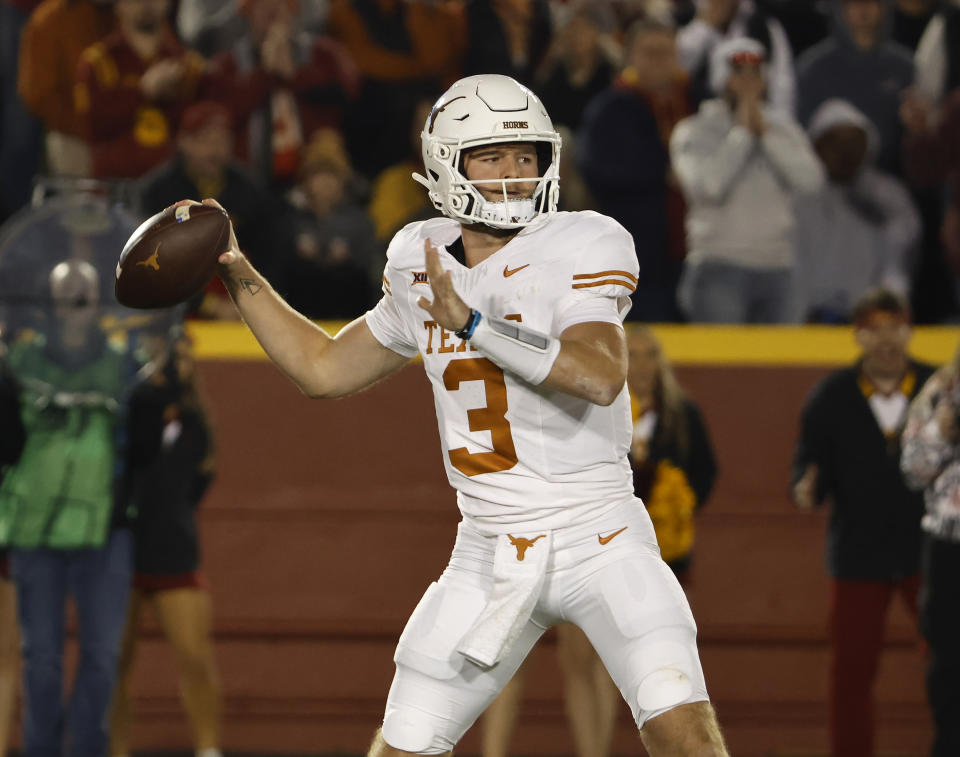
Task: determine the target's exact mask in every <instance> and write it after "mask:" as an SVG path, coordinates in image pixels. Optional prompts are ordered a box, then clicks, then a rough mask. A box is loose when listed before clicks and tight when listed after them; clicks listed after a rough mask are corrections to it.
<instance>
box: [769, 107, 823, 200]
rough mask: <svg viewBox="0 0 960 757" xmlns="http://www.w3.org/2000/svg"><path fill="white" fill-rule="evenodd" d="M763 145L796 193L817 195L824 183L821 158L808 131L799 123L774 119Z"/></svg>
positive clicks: (771, 160) (770, 122)
mask: <svg viewBox="0 0 960 757" xmlns="http://www.w3.org/2000/svg"><path fill="white" fill-rule="evenodd" d="M760 144H761V145H762V146H763V151H764V154H766V156H767V157H768V158H769V159H770V162H771V163H773V165H774V167H775V168H776V170H777V173H778V174H779V175H780V177H781V178H782V179H783V181H785V182H786V184H787V186H789V187H790V189H792V190H793V191H794V192H798V193H800V194H813V193H814V192H816V191H817V190H819V189H820V188H821V187H822V186H823V182H824V172H823V166H822V165H821V163H820V159H819V158H818V157H817V156H816V155H815V154H814V152H813V148H811V146H810V141H809V140H808V139H807V136H806V134H804V133H803V132H802V131H801V130H800V128H799V127H798V126H797V125H796V124H794V123H792V122H788V121H786V120H785V119H781V118H776V117H774V118H771V119H770V120H769V121H768V123H767V130H766V131H765V132H764V133H763V136H762V137H761V138H760Z"/></svg>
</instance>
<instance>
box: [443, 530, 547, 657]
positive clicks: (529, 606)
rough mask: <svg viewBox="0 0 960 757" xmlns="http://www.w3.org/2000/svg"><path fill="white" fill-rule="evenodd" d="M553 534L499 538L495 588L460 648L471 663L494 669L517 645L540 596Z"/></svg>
mask: <svg viewBox="0 0 960 757" xmlns="http://www.w3.org/2000/svg"><path fill="white" fill-rule="evenodd" d="M552 545H553V534H552V533H551V532H550V531H546V532H544V533H542V534H533V535H529V536H527V537H515V536H511V535H509V534H503V535H502V536H499V537H497V549H496V552H495V553H494V557H493V591H492V592H491V593H490V596H489V598H488V599H487V605H486V607H485V608H484V610H483V612H482V613H481V614H480V617H479V618H478V619H477V622H476V623H474V624H473V626H471V628H470V630H469V631H467V634H466V636H464V637H463V639H462V640H461V642H460V644H459V645H458V647H457V651H458V652H460V654H462V655H463V656H464V657H466V658H467V659H468V660H470V661H471V662H474V663H476V664H477V665H480V666H482V667H484V668H492V667H493V666H494V665H496V664H497V663H498V662H500V661H501V660H502V659H503V658H504V657H506V656H507V653H508V652H509V651H510V649H511V648H512V647H513V644H514V642H516V640H517V638H518V637H519V636H520V632H521V631H522V630H523V627H524V625H526V623H527V621H528V620H529V619H530V615H531V613H533V608H534V607H535V606H536V604H537V600H538V599H539V598H540V591H541V589H543V581H544V578H545V577H546V575H547V560H548V558H549V557H550V550H551V547H552Z"/></svg>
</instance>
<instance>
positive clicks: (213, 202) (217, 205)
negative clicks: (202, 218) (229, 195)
mask: <svg viewBox="0 0 960 757" xmlns="http://www.w3.org/2000/svg"><path fill="white" fill-rule="evenodd" d="M202 204H203V205H209V206H210V207H213V208H219V209H220V210H222V211H223V212H224V213H226V212H227V211H226V209H225V208H224V207H223V205H221V204H220V203H219V202H217V201H216V200H214V199H213V198H212V197H206V198H204V200H203V203H202Z"/></svg>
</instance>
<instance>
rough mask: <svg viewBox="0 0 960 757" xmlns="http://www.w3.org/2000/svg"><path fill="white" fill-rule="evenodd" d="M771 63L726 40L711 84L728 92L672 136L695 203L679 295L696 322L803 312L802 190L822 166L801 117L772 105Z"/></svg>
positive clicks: (742, 43) (752, 47)
mask: <svg viewBox="0 0 960 757" xmlns="http://www.w3.org/2000/svg"><path fill="white" fill-rule="evenodd" d="M765 61H766V58H765V51H764V48H763V45H761V44H760V43H759V42H757V41H755V40H752V39H749V38H746V37H740V38H736V39H732V40H728V41H726V42H723V43H721V44H720V45H718V46H717V47H716V49H715V50H714V52H713V56H712V58H711V84H712V87H713V89H714V91H715V92H717V93H719V94H720V95H721V96H720V97H718V98H717V99H713V100H707V101H705V102H703V103H702V104H701V106H700V110H699V112H698V113H696V114H695V115H693V116H690V117H689V118H686V119H684V120H683V121H681V122H680V123H679V124H677V127H676V129H675V130H674V132H673V135H672V137H671V140H670V157H671V160H672V164H673V169H674V171H675V173H676V175H677V179H678V180H679V182H680V186H681V188H682V189H683V193H684V196H685V197H686V200H687V204H688V210H687V219H686V229H687V246H688V249H689V253H688V255H687V259H686V266H685V269H684V272H683V275H682V277H681V282H680V287H679V292H678V295H679V300H680V305H681V307H682V309H683V310H684V312H685V313H686V315H687V317H688V318H689V319H690V320H691V321H696V322H712V323H784V322H788V321H790V320H791V319H792V318H793V316H794V313H795V309H794V305H793V281H792V279H793V267H794V259H793V229H794V207H793V204H794V196H795V195H796V194H802V193H811V192H816V191H817V190H819V189H820V187H821V186H822V185H823V169H822V168H821V166H820V162H819V161H818V160H817V158H816V156H815V155H814V153H813V150H812V149H811V147H810V143H809V141H808V140H807V137H806V135H805V134H804V133H803V130H802V129H800V127H799V126H798V125H797V123H796V122H795V121H794V120H793V119H792V118H791V117H790V116H788V115H787V114H785V113H783V111H780V110H777V109H773V108H770V107H769V106H767V105H765V103H764V92H765V89H766V63H765Z"/></svg>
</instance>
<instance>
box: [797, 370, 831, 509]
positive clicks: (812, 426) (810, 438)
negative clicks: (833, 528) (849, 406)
mask: <svg viewBox="0 0 960 757" xmlns="http://www.w3.org/2000/svg"><path fill="white" fill-rule="evenodd" d="M830 414H831V408H830V407H829V405H828V402H827V392H826V385H825V384H820V385H819V386H818V387H817V388H816V389H814V391H813V392H812V393H811V395H810V397H809V398H808V399H807V402H806V404H805V405H804V407H803V413H802V415H801V417H800V437H799V439H797V446H796V450H795V452H794V457H793V469H792V477H791V483H792V484H796V483H797V482H798V481H799V480H800V479H801V478H802V477H803V474H804V472H805V471H806V469H807V466H808V465H810V464H811V463H812V464H814V465H816V466H817V467H818V468H819V470H820V475H819V476H818V479H817V491H816V493H815V501H816V502H817V503H818V504H819V503H820V502H822V501H823V499H824V497H826V496H827V494H829V493H830V491H831V489H832V484H831V481H832V479H833V474H832V470H831V464H830V429H829V426H828V418H829V416H830Z"/></svg>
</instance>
